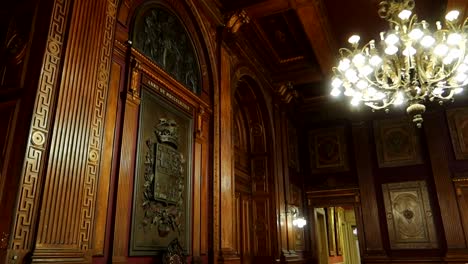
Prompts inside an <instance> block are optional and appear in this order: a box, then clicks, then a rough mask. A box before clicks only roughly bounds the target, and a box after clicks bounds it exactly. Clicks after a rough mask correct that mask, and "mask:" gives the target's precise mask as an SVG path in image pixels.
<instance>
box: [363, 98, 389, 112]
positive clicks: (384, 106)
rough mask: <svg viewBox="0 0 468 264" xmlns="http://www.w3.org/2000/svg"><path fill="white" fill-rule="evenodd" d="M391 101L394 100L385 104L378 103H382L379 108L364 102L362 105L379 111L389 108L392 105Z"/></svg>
mask: <svg viewBox="0 0 468 264" xmlns="http://www.w3.org/2000/svg"><path fill="white" fill-rule="evenodd" d="M393 101H394V100H392V101H391V102H387V103H384V102H383V101H380V102H382V105H381V106H379V105H375V104H373V103H371V102H365V103H364V104H365V105H367V106H369V107H370V108H372V109H375V110H381V109H385V108H387V107H389V106H390V105H392V104H393Z"/></svg>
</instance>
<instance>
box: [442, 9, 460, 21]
mask: <svg viewBox="0 0 468 264" xmlns="http://www.w3.org/2000/svg"><path fill="white" fill-rule="evenodd" d="M459 15H460V12H458V11H457V10H452V11H450V12H448V13H447V15H445V19H447V21H455V20H457V18H458V16H459Z"/></svg>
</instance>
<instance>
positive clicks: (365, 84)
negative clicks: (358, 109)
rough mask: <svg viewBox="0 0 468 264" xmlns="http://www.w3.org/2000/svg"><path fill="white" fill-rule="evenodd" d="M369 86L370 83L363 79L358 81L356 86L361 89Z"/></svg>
mask: <svg viewBox="0 0 468 264" xmlns="http://www.w3.org/2000/svg"><path fill="white" fill-rule="evenodd" d="M368 86H369V83H368V82H367V81H365V80H362V79H361V80H359V81H358V82H357V83H356V87H357V88H359V89H361V90H363V89H366V88H367V87H368Z"/></svg>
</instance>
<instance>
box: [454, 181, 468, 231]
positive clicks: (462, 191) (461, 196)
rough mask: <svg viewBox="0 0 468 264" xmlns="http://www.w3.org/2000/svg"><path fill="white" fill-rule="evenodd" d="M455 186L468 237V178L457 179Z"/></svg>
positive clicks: (464, 229) (464, 228)
mask: <svg viewBox="0 0 468 264" xmlns="http://www.w3.org/2000/svg"><path fill="white" fill-rule="evenodd" d="M455 188H456V193H457V200H458V209H459V211H460V214H461V220H462V225H463V231H464V233H465V237H468V178H463V179H460V180H457V181H456V182H455Z"/></svg>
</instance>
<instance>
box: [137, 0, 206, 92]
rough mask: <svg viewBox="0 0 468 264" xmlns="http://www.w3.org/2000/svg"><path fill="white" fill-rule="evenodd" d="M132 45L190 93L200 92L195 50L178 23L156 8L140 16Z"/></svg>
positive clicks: (162, 10)
mask: <svg viewBox="0 0 468 264" xmlns="http://www.w3.org/2000/svg"><path fill="white" fill-rule="evenodd" d="M134 45H135V48H137V49H139V50H140V51H141V52H143V53H144V54H145V55H146V56H148V57H149V58H150V59H151V60H153V61H154V62H156V63H157V64H159V65H160V66H161V67H162V68H163V69H164V70H166V71H167V72H168V73H169V74H170V75H172V76H173V77H174V78H175V79H176V80H178V81H180V82H181V83H183V84H184V85H185V86H186V87H188V88H189V89H190V90H191V91H193V92H195V93H200V80H201V77H200V67H199V65H198V61H197V59H196V58H197V56H196V53H195V49H194V47H193V44H192V42H191V39H190V36H189V35H188V34H187V31H186V30H185V28H184V26H183V24H182V23H181V21H180V20H179V19H178V18H177V17H176V16H175V15H173V14H171V13H170V12H167V11H166V10H164V9H162V8H160V7H155V8H150V9H148V10H146V11H145V12H144V14H143V15H142V16H140V17H139V21H137V23H136V24H135V29H134Z"/></svg>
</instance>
